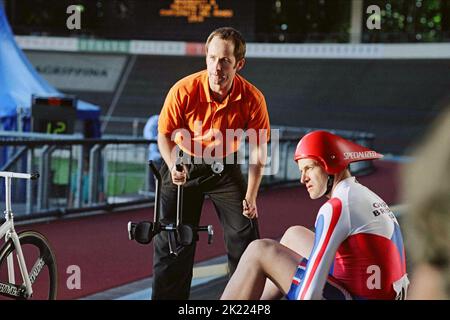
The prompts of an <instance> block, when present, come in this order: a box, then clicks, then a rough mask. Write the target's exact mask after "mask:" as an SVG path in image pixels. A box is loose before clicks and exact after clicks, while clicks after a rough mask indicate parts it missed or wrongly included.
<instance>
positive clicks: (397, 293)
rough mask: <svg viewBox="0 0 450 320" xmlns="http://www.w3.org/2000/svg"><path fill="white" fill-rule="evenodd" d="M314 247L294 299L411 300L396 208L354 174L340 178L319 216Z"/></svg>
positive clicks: (291, 294) (296, 282)
mask: <svg viewBox="0 0 450 320" xmlns="http://www.w3.org/2000/svg"><path fill="white" fill-rule="evenodd" d="M315 227H316V233H315V240H314V247H313V249H312V252H311V254H310V257H309V259H303V260H302V261H301V262H300V263H299V265H298V268H297V272H296V275H295V277H294V279H293V281H292V286H291V289H290V290H289V292H288V294H287V298H288V299H297V300H302V299H323V298H325V299H405V296H406V290H407V287H408V284H409V281H408V278H407V275H406V263H405V250H404V247H403V240H402V235H401V232H400V227H399V224H398V222H397V219H396V218H395V216H394V214H393V213H392V211H391V210H390V209H389V207H388V206H387V205H386V203H385V202H384V201H383V200H382V199H381V198H380V197H378V196H377V195H376V194H375V193H373V192H372V191H370V190H369V189H368V188H366V187H365V186H363V185H361V184H359V183H358V182H357V181H356V179H355V178H354V177H350V178H347V179H344V180H342V181H340V182H339V183H338V184H337V186H336V188H335V190H334V191H333V194H332V198H331V199H330V200H329V201H327V202H326V203H325V204H324V205H323V206H322V207H321V208H320V210H319V213H318V215H317V219H316V223H315Z"/></svg>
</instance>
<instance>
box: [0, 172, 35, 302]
mask: <svg viewBox="0 0 450 320" xmlns="http://www.w3.org/2000/svg"><path fill="white" fill-rule="evenodd" d="M0 177H4V178H5V219H6V221H5V222H4V223H3V224H2V225H1V226H0V238H1V237H3V236H5V242H7V241H8V240H9V239H11V240H12V241H13V243H14V247H15V248H16V250H17V258H18V262H19V269H20V273H21V275H22V279H23V280H24V284H25V289H26V294H25V296H26V297H30V296H31V295H32V294H33V289H32V286H31V280H30V276H29V275H28V269H27V266H26V264H25V258H24V256H23V252H22V247H21V245H20V241H19V237H18V235H17V232H16V230H15V229H14V215H13V212H12V208H11V179H12V178H19V179H35V178H36V177H37V175H35V174H27V173H14V172H5V171H0ZM7 265H8V279H9V282H10V283H12V284H15V274H14V257H13V255H9V256H8V257H7ZM15 290H16V288H15V287H10V288H8V291H10V292H15ZM14 295H16V294H14ZM17 296H19V293H18V292H17Z"/></svg>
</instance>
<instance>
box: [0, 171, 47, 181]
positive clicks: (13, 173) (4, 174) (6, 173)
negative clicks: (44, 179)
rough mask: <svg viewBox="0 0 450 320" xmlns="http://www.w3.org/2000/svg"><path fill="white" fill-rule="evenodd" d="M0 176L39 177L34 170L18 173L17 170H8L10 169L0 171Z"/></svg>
mask: <svg viewBox="0 0 450 320" xmlns="http://www.w3.org/2000/svg"><path fill="white" fill-rule="evenodd" d="M0 177H3V178H17V179H27V180H36V179H37V178H39V173H37V172H35V173H19V172H10V171H0Z"/></svg>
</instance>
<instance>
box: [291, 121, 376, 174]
mask: <svg viewBox="0 0 450 320" xmlns="http://www.w3.org/2000/svg"><path fill="white" fill-rule="evenodd" d="M382 157H383V155H382V154H379V153H377V152H375V151H373V150H370V149H369V148H366V147H363V146H360V145H359V144H356V143H354V142H351V141H349V140H346V139H344V138H342V137H340V136H338V135H335V134H332V133H330V132H327V131H322V130H318V131H312V132H310V133H308V134H306V135H305V136H304V137H303V138H302V139H301V140H300V142H299V143H298V145H297V149H296V150H295V155H294V160H295V161H297V160H300V159H305V158H312V159H314V160H317V161H319V163H321V165H322V166H323V167H324V169H325V171H326V172H327V173H328V174H336V173H338V172H340V171H342V170H344V169H345V168H347V167H348V165H349V164H350V163H351V162H356V161H364V160H373V159H380V158H382Z"/></svg>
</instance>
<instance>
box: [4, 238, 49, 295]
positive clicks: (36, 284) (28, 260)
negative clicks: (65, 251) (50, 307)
mask: <svg viewBox="0 0 450 320" xmlns="http://www.w3.org/2000/svg"><path fill="white" fill-rule="evenodd" d="M18 236H19V241H20V245H21V247H22V251H23V256H24V259H25V264H26V266H27V269H28V274H29V276H30V280H31V284H32V288H33V295H32V296H31V297H29V299H37V300H54V299H56V291H57V287H58V284H57V268H56V261H55V255H54V254H53V252H52V250H51V249H50V246H49V244H48V240H47V239H46V238H45V237H44V236H43V235H42V234H40V233H38V232H35V231H24V232H21V233H19V234H18ZM9 255H13V258H14V259H13V260H14V275H15V279H14V280H15V281H14V284H15V286H16V287H17V286H18V287H20V286H22V285H23V286H22V288H21V290H20V291H22V290H23V287H24V280H23V279H22V276H21V273H20V269H19V263H18V259H17V258H16V257H17V250H16V248H15V246H14V243H13V242H12V240H11V239H9V240H8V241H7V242H6V243H5V245H4V246H3V247H2V248H1V249H0V289H1V291H2V292H0V294H1V295H3V296H6V297H10V298H16V299H17V298H24V297H23V296H19V297H14V295H13V294H11V292H12V291H11V290H9V289H10V288H13V286H11V285H14V284H11V283H10V281H9V278H8V263H7V257H8V256H9ZM8 291H9V292H8ZM13 291H14V290H13ZM2 298H3V297H2Z"/></svg>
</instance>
